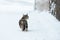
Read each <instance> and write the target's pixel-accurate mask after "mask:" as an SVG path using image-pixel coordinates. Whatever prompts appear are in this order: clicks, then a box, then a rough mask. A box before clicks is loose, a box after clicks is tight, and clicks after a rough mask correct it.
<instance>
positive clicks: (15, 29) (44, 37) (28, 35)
mask: <svg viewBox="0 0 60 40" xmlns="http://www.w3.org/2000/svg"><path fill="white" fill-rule="evenodd" d="M6 13H9V12H6ZM6 13H5V14H0V40H60V38H59V37H60V25H59V24H60V23H59V22H58V21H57V20H56V19H55V18H54V17H53V16H52V15H50V14H48V12H47V11H43V12H37V11H34V12H30V13H29V20H28V23H29V31H28V32H22V31H21V30H20V28H19V25H18V20H19V19H20V16H21V15H22V14H21V13H20V14H19V13H18V14H17V13H15V12H14V11H13V12H11V13H15V14H6Z"/></svg>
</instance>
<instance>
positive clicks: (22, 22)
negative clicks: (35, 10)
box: [19, 14, 29, 31]
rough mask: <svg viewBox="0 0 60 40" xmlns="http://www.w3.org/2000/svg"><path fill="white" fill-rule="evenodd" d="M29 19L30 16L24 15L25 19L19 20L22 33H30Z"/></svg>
mask: <svg viewBox="0 0 60 40" xmlns="http://www.w3.org/2000/svg"><path fill="white" fill-rule="evenodd" d="M27 19H29V16H28V14H26V15H23V17H22V18H21V19H20V20H19V26H20V28H21V29H22V31H28V23H27Z"/></svg>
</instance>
